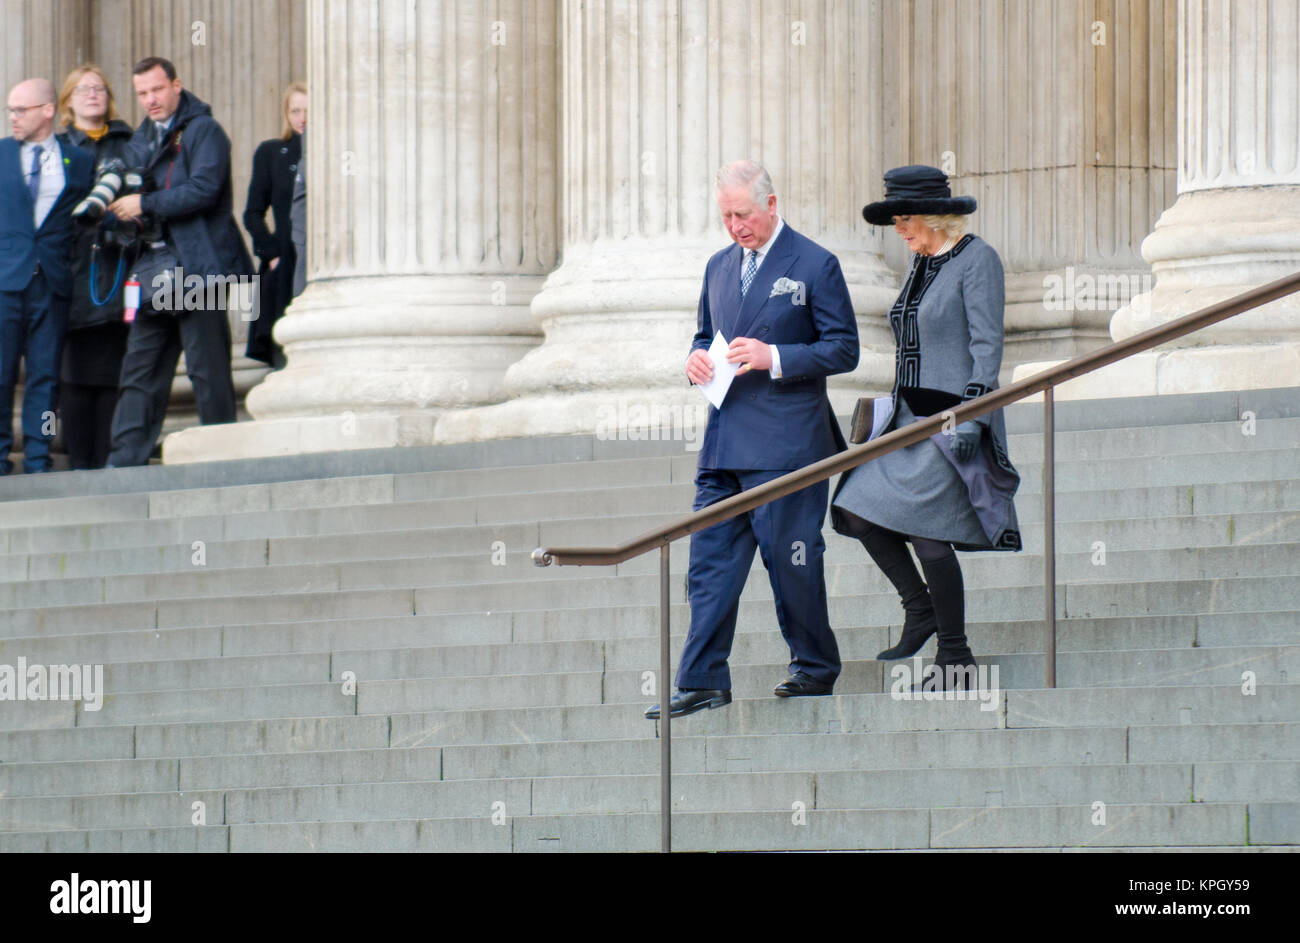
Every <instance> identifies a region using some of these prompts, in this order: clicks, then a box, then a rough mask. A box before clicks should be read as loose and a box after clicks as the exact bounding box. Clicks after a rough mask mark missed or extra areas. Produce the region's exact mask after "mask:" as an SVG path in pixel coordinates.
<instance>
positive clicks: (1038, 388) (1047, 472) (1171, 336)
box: [532, 272, 1300, 851]
mask: <svg viewBox="0 0 1300 943" xmlns="http://www.w3.org/2000/svg"><path fill="white" fill-rule="evenodd" d="M1297 290H1300V272H1297V273H1295V274H1293V275H1288V276H1286V277H1285V278H1279V279H1277V280H1276V281H1272V282H1269V283H1268V284H1266V285H1261V286H1260V287H1259V288H1254V289H1251V290H1250V291H1246V292H1242V293H1241V294H1239V295H1234V296H1233V297H1231V298H1228V299H1226V300H1224V301H1220V302H1219V303H1217V304H1213V305H1210V306H1209V307H1207V308H1202V309H1201V310H1200V311H1194V312H1192V313H1191V314H1188V315H1186V316H1184V317H1181V318H1178V319H1176V320H1173V321H1169V322H1168V323H1166V324H1162V325H1159V326H1158V327H1153V328H1151V329H1150V330H1147V331H1143V332H1142V333H1141V334H1135V335H1134V336H1133V337H1130V338H1128V339H1127V340H1123V341H1119V342H1117V343H1114V344H1109V345H1107V346H1105V347H1102V348H1099V349H1097V350H1094V351H1091V352H1089V353H1086V354H1080V355H1079V356H1078V357H1075V358H1073V359H1071V360H1067V361H1065V362H1064V363H1061V364H1057V365H1056V366H1055V367H1049V368H1048V369H1046V370H1043V371H1041V372H1039V373H1036V374H1034V375H1033V376H1030V377H1025V378H1024V379H1023V380H1019V381H1017V382H1015V383H1012V384H1010V385H1009V386H1005V387H1001V388H1000V389H996V390H993V391H992V392H990V393H986V394H985V395H983V396H981V397H978V398H977V399H972V400H969V401H967V402H965V403H963V404H961V405H960V406H957V407H955V408H953V409H951V410H945V411H944V412H942V413H938V414H936V415H934V416H930V417H928V418H926V419H922V420H919V421H917V422H914V423H912V424H911V425H908V426H905V427H903V428H901V429H895V430H894V431H893V432H890V433H887V434H886V435H883V436H880V437H879V438H877V439H873V440H871V441H870V442H866V443H863V444H862V445H858V446H854V447H852V448H849V449H846V450H844V451H843V452H839V453H837V454H835V455H832V456H830V457H829V458H824V459H822V460H821V461H819V462H814V463H813V464H811V465H806V466H804V467H803V468H800V469H798V470H796V471H793V472H790V473H789V474H787V475H782V476H781V477H780V478H774V479H772V480H771V481H768V482H765V483H763V484H761V485H759V486H757V487H755V488H750V489H749V490H748V491H742V492H741V493H740V494H737V495H734V496H733V497H730V498H726V499H724V500H722V501H719V502H717V503H716V504H711V505H709V506H708V507H706V508H701V509H700V510H698V511H694V512H692V513H691V514H688V515H686V516H684V517H682V518H680V519H678V520H675V521H673V522H671V523H669V524H665V525H663V526H661V527H658V528H656V529H655V530H652V531H649V532H647V533H645V534H642V535H641V536H639V537H636V538H634V539H632V540H630V541H628V542H627V543H623V544H619V545H617V546H614V547H538V548H537V549H536V550H534V551H533V553H532V559H533V562H534V563H535V564H536V565H537V566H549V565H550V564H552V563H555V564H558V565H560V566H610V565H612V564H616V563H622V562H624V561H625V560H630V559H631V558H633V557H637V556H640V555H641V554H643V553H648V552H649V551H651V550H655V549H658V550H659V554H660V559H659V631H660V643H659V650H660V660H659V684H658V685H657V687H658V688H659V689H660V690H659V706H660V710H659V717H660V721H659V723H660V741H661V742H660V758H661V770H660V822H661V826H660V845H661V850H663V851H671V850H672V804H671V796H672V719H671V710H670V708H669V703H670V701H671V695H670V694H668V693H666V692H668V690H669V681H668V679H669V678H670V671H671V667H672V666H671V660H670V657H669V636H670V632H669V628H670V626H669V602H668V595H669V594H668V549H669V546H670V545H671V544H672V542H673V541H674V540H679V539H681V538H682V537H687V536H689V535H690V534H693V533H695V532H696V531H700V530H703V529H705V528H706V527H712V526H713V525H714V524H717V523H719V522H721V521H725V520H728V519H730V518H733V517H736V516H737V515H740V514H744V513H745V512H746V511H751V510H753V509H754V508H756V507H759V506H760V505H763V504H767V503H768V502H770V501H775V500H776V499H777V498H783V497H785V496H786V495H788V494H792V493H794V492H795V491H800V490H802V489H804V488H807V487H808V486H810V485H815V484H817V483H818V482H822V481H825V480H826V479H828V478H831V477H832V476H834V475H838V474H840V473H842V472H846V471H849V470H850V469H852V468H856V467H857V466H859V465H861V464H863V463H865V462H869V461H871V460H872V459H874V458H879V457H880V456H881V455H885V454H887V453H889V452H893V451H895V450H896V449H901V448H906V447H907V446H909V445H913V444H915V443H917V442H920V441H921V440H922V439H927V438H929V437H930V436H931V435H933V434H934V433H935V432H938V431H939V430H940V429H942V428H943V426H944V424H945V423H961V422H964V421H966V420H968V419H977V418H978V417H980V416H984V415H987V414H988V413H991V412H993V411H994V410H997V409H1001V408H1002V407H1004V406H1007V405H1009V404H1011V403H1014V402H1017V401H1019V400H1022V399H1024V398H1025V397H1028V396H1032V395H1034V394H1035V393H1040V392H1041V393H1043V394H1044V395H1043V530H1044V547H1043V574H1044V580H1043V583H1044V607H1045V610H1046V614H1045V617H1044V632H1045V649H1046V684H1047V686H1048V687H1052V688H1054V687H1056V534H1055V523H1056V522H1055V501H1056V495H1055V473H1056V463H1055V415H1054V414H1055V405H1054V399H1055V398H1054V395H1053V391H1054V389H1055V387H1056V386H1057V385H1058V384H1061V383H1064V382H1065V381H1067V380H1072V379H1074V378H1075V377H1080V376H1083V375H1084V374H1086V373H1092V372H1093V371H1094V370H1099V369H1101V368H1102V367H1105V366H1108V365H1110V364H1112V363H1115V362H1116V361H1118V360H1123V359H1124V358H1126V357H1131V356H1132V355H1133V354H1137V353H1141V352H1142V351H1145V350H1150V349H1151V348H1152V347H1158V346H1160V345H1161V344H1164V343H1167V342H1168V341H1171V340H1176V339H1177V338H1180V337H1183V336H1185V335H1187V334H1191V333H1192V332H1194V331H1199V330H1202V329H1203V328H1207V327H1209V326H1210V325H1212V324H1217V323H1218V322H1220V321H1225V320H1227V319H1228V318H1231V317H1234V316H1236V315H1238V314H1241V313H1242V312H1244V311H1249V310H1251V309H1252V308H1257V307H1259V306H1260V305H1264V304H1268V303H1269V302H1270V301H1276V300H1277V299H1279V298H1282V297H1284V296H1286V295H1289V294H1291V293H1292V292H1294V291H1297Z"/></svg>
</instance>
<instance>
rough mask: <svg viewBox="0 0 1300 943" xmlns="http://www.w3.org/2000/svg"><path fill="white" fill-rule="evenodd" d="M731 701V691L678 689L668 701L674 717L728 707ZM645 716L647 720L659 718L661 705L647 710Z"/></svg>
mask: <svg viewBox="0 0 1300 943" xmlns="http://www.w3.org/2000/svg"><path fill="white" fill-rule="evenodd" d="M730 703H731V692H730V691H716V690H715V691H678V692H677V693H676V694H674V695H673V697H672V700H671V701H669V702H668V704H669V707H668V713H669V715H670V716H672V717H684V716H686V715H687V714H694V713H695V712H696V711H702V710H704V709H705V708H706V707H707V708H708V709H709V710H713V709H714V708H715V707H726V706H727V705H728V704H730ZM645 716H646V720H658V719H659V705H658V704H656V705H655V706H654V707H651V708H650V709H649V710H647V711H646V712H645Z"/></svg>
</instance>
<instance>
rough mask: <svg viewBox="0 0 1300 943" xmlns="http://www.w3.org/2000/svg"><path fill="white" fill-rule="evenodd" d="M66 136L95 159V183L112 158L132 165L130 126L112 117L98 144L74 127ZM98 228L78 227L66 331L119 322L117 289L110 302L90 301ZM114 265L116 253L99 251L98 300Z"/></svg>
mask: <svg viewBox="0 0 1300 943" xmlns="http://www.w3.org/2000/svg"><path fill="white" fill-rule="evenodd" d="M65 133H66V135H67V137H68V140H70V141H71V142H72V143H73V144H75V145H76V146H77V147H79V148H81V149H82V150H84V151H88V152H90V153H91V154H93V155H94V157H95V181H96V182H98V181H99V178H100V176H101V175H102V174H103V173H104V166H105V165H106V164H107V163H108V162H109V161H110V160H113V159H114V158H116V159H118V160H120V161H122V162H123V163H124V164H126V165H127V167H130V166H131V150H130V143H131V135H132V133H133V132H132V131H131V126H130V125H129V124H127V123H126V122H125V121H121V120H119V119H117V118H114V119H113V120H112V121H110V122H109V123H108V131H107V132H105V134H104V136H103V137H101V138H100V139H99V140H98V141H95V140H92V139H91V138H90V136H89V135H88V134H86V132H85V131H82V130H81V129H80V128H78V127H77V126H76V125H68V127H67V128H66V130H65ZM96 232H97V229H96V227H94V226H83V227H79V228H78V232H77V245H76V255H75V257H74V258H73V262H72V295H71V299H70V300H69V302H68V330H69V331H78V330H81V329H83V328H87V327H94V326H96V325H99V324H110V323H114V322H120V321H121V320H122V290H121V288H120V287H119V288H118V291H117V294H116V295H115V296H114V297H113V299H112V301H110V302H108V303H107V304H103V305H96V304H95V303H94V302H93V301H91V298H90V248H91V246H92V245H94V243H95V235H96ZM116 262H117V254H116V253H115V252H101V253H100V257H99V269H100V272H99V285H98V287H97V288H96V291H97V293H98V294H99V296H100V297H103V296H104V295H106V294H108V292H109V291H110V290H111V289H112V287H113V272H114V266H115V264H116Z"/></svg>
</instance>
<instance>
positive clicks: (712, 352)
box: [700, 331, 740, 409]
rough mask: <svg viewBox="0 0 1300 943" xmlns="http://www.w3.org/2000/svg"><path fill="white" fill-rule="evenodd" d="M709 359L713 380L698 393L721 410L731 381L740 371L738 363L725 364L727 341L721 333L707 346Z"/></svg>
mask: <svg viewBox="0 0 1300 943" xmlns="http://www.w3.org/2000/svg"><path fill="white" fill-rule="evenodd" d="M709 359H710V360H711V361H713V379H712V380H710V381H709V382H708V383H705V384H704V385H703V386H701V387H700V391H701V392H702V393H703V394H704V395H705V396H707V397H708V399H709V402H710V403H712V404H713V406H714V408H715V409H721V408H722V401H723V400H724V399H726V398H727V390H729V389H731V381H732V380H734V379H735V378H736V371H737V370H739V369H740V364H738V363H727V339H726V338H725V337H723V336H722V332H721V331H718V333H717V334H715V335H713V343H712V344H710V345H709Z"/></svg>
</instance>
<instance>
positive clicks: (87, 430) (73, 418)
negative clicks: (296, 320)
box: [59, 63, 132, 469]
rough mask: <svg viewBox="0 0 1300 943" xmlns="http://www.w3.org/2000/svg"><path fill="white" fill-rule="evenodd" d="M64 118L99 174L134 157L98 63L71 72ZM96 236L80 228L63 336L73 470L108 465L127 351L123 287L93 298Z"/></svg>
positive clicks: (63, 406) (62, 96) (100, 289)
mask: <svg viewBox="0 0 1300 943" xmlns="http://www.w3.org/2000/svg"><path fill="white" fill-rule="evenodd" d="M59 118H60V120H61V121H62V122H63V124H64V133H65V134H66V135H67V137H68V140H69V141H71V142H72V143H73V144H75V145H76V146H77V147H80V148H82V149H83V150H86V151H89V152H90V153H91V154H93V155H94V157H95V178H96V179H99V177H100V175H101V174H103V173H104V171H105V169H106V166H107V165H109V164H110V162H112V161H120V162H122V164H123V165H125V164H127V163H129V162H130V154H129V149H128V147H127V144H128V142H129V141H130V140H131V134H132V131H131V126H130V125H128V124H127V123H126V122H125V121H123V120H121V118H119V117H118V113H117V103H116V102H115V101H114V99H113V88H112V86H110V85H109V83H108V77H107V76H106V75H104V72H103V70H102V69H100V68H99V66H96V65H91V64H89V63H87V64H86V65H81V66H78V67H77V68H75V69H73V70H72V71H71V72H70V73H68V78H67V80H66V81H65V82H64V83H63V90H62V91H61V92H60V93H59ZM96 238H97V231H96V229H95V228H94V227H93V226H84V227H82V229H81V231H80V232H79V233H78V234H77V248H76V254H75V256H74V257H73V262H72V285H71V292H72V296H71V300H70V301H69V303H68V333H67V336H66V337H65V338H64V341H63V368H62V371H61V373H60V383H59V416H60V418H61V419H62V421H63V442H64V445H65V446H66V448H67V450H68V460H69V461H70V463H71V464H72V467H73V468H74V469H77V468H103V467H104V462H106V461H107V460H108V446H109V434H108V433H109V427H110V425H111V423H112V421H113V407H114V406H115V405H116V403H117V380H118V377H119V376H120V375H121V372H122V356H123V354H125V353H126V335H127V329H128V325H127V324H126V323H125V322H123V320H122V292H121V291H120V290H119V291H118V292H117V293H116V294H115V295H114V296H113V297H112V298H111V299H110V300H109V301H107V302H106V303H104V304H102V305H96V304H95V302H94V299H92V297H91V286H90V276H91V265H90V260H91V252H92V246H93V245H94V243H95V240H96ZM105 258H106V257H101V263H102V261H104V259H105ZM111 271H112V270H111V269H109V274H111ZM110 287H111V286H108V285H105V284H104V279H103V276H102V275H101V276H100V284H99V285H97V286H96V289H95V293H96V295H97V296H98V297H99V298H100V299H101V300H102V298H103V296H104V295H106V294H108V292H109V290H110Z"/></svg>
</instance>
